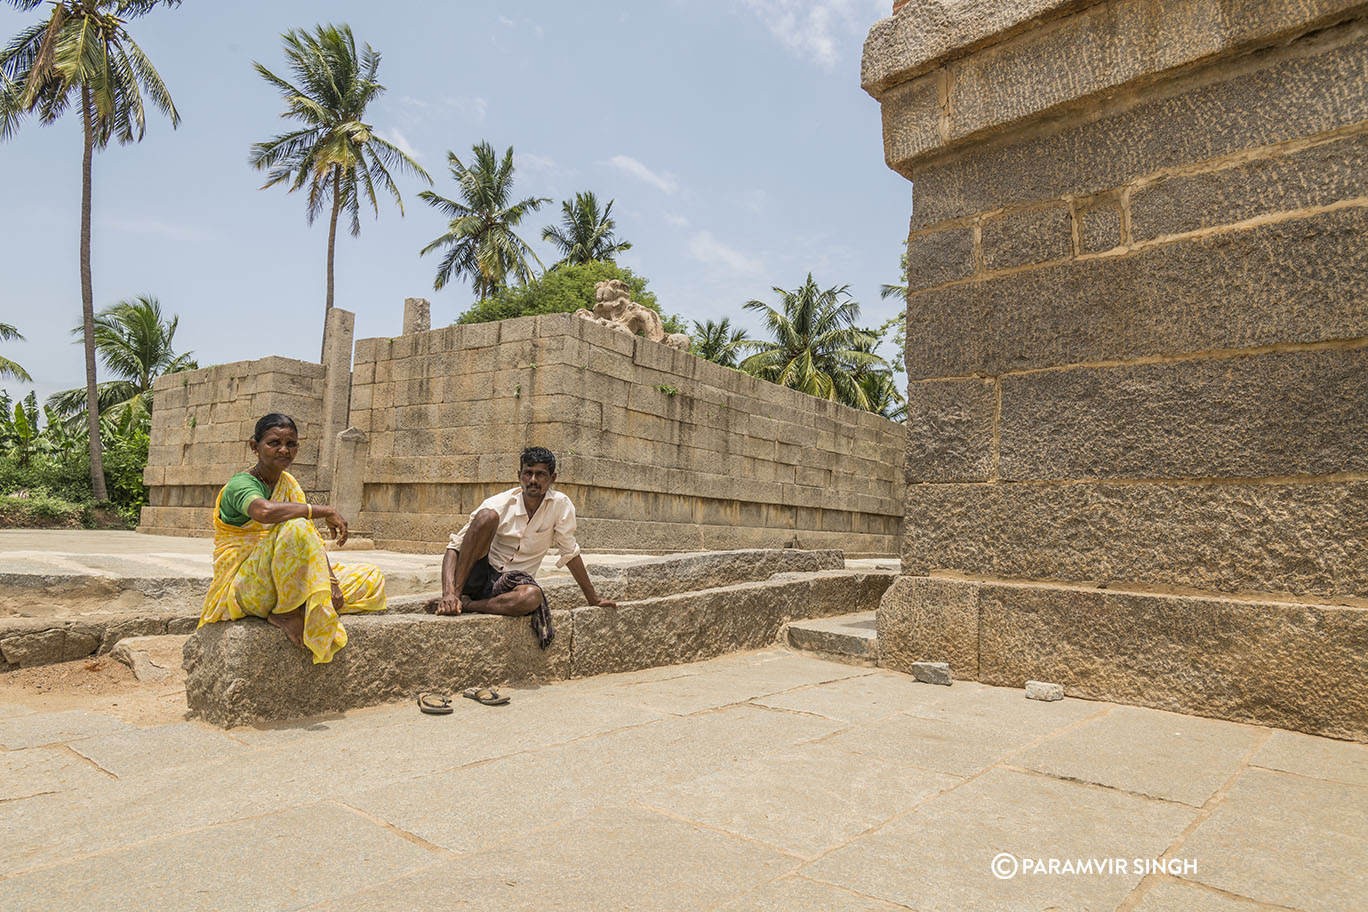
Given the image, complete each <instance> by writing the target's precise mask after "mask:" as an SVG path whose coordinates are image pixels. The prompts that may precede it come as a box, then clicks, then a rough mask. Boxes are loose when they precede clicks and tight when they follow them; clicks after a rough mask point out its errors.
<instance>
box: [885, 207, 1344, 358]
mask: <svg viewBox="0 0 1368 912" xmlns="http://www.w3.org/2000/svg"><path fill="white" fill-rule="evenodd" d="M1365 240H1368V212H1365V210H1363V209H1345V210H1338V211H1332V212H1326V213H1322V214H1320V215H1315V216H1311V217H1308V218H1303V219H1296V220H1292V221H1286V222H1278V223H1276V224H1272V225H1263V226H1260V227H1256V228H1251V229H1248V230H1244V231H1233V232H1229V233H1224V234H1220V235H1216V236H1212V237H1205V238H1201V239H1198V240H1193V241H1182V242H1178V243H1174V244H1168V245H1164V246H1162V247H1158V248H1155V249H1150V250H1144V251H1141V252H1138V253H1135V254H1132V255H1129V256H1118V257H1102V258H1099V259H1093V260H1076V261H1073V262H1070V263H1066V264H1061V265H1056V266H1047V267H1042V268H1040V269H1033V270H1029V271H1026V272H1019V273H1013V274H1010V275H1007V276H1002V277H999V278H995V279H988V280H985V281H980V282H971V283H966V284H961V285H955V286H951V287H948V288H942V289H938V290H933V291H927V292H921V293H917V294H913V295H911V296H910V297H909V298H908V307H907V314H908V316H907V341H908V347H907V372H908V376H909V378H911V379H913V380H917V379H921V378H932V377H937V378H943V377H955V376H967V375H969V374H974V373H985V374H1000V373H1003V372H1005V371H1010V370H1023V369H1027V368H1040V367H1053V366H1060V365H1065V364H1072V363H1077V362H1086V361H1108V360H1122V359H1132V358H1141V357H1146V356H1154V355H1174V354H1182V353H1195V352H1206V351H1211V350H1219V349H1232V348H1251V347H1255V346H1264V345H1275V344H1279V343H1292V342H1320V341H1325V340H1334V339H1351V338H1357V337H1360V336H1364V335H1368V243H1365Z"/></svg>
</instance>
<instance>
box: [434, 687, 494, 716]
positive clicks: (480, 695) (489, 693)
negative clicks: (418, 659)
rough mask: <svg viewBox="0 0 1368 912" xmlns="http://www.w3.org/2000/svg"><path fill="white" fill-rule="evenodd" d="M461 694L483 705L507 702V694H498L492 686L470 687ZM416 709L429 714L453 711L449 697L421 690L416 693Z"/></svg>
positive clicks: (442, 713) (436, 714) (443, 714)
mask: <svg viewBox="0 0 1368 912" xmlns="http://www.w3.org/2000/svg"><path fill="white" fill-rule="evenodd" d="M461 696H463V697H465V698H467V699H470V700H474V701H475V702H476V703H483V704H484V705H485V706H503V705H504V704H505V703H507V702H508V696H507V695H505V694H500V693H499V692H498V691H497V690H495V689H494V688H493V687H471V688H468V689H467V690H465V691H464V692H462V694H461ZM418 709H419V710H420V711H422V712H425V713H427V714H428V715H430V716H449V715H451V713H452V711H453V707H452V705H451V697H448V696H447V695H446V694H440V693H434V692H432V691H423V692H422V693H420V694H419V695H418Z"/></svg>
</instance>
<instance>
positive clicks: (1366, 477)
mask: <svg viewBox="0 0 1368 912" xmlns="http://www.w3.org/2000/svg"><path fill="white" fill-rule="evenodd" d="M1362 10H1363V7H1362V5H1361V3H1359V2H1350V0H1305V2H1261V3H1240V4H1231V3H1229V2H1225V0H1183V2H1178V0H1112V2H1108V3H1092V4H1086V5H1085V4H1079V3H1076V2H1072V0H1013V2H1005V3H991V4H990V3H984V2H977V0H970V2H964V3H960V4H950V3H945V2H943V0H910V2H909V3H907V5H906V7H905V8H904V9H902V11H901V12H900V13H899V14H898V15H897V16H895V17H893V18H889V19H885V20H883V21H881V22H879V23H877V24H876V25H875V26H874V28H873V30H872V31H871V32H870V35H869V38H868V40H867V42H866V44H865V57H864V66H863V73H862V80H863V84H864V86H865V88H866V90H867V91H869V92H870V94H872V95H873V96H874V97H875V98H877V99H878V101H879V102H880V105H881V107H882V115H883V137H884V152H885V156H886V159H887V161H888V164H889V166H890V167H892V168H893V169H895V170H897V171H898V172H899V173H901V174H903V175H904V176H906V177H907V178H908V179H909V180H911V181H912V182H913V210H912V219H911V226H910V228H911V230H910V234H909V238H908V247H907V258H908V275H907V279H908V284H909V289H910V294H909V298H908V315H907V352H906V362H907V374H908V378H909V392H908V421H907V426H908V435H909V436H908V442H907V451H906V480H907V482H908V489H907V498H906V519H905V525H904V532H903V546H902V564H903V576H901V577H900V579H899V581H898V583H897V584H896V585H895V586H894V587H893V588H892V589H890V591H889V594H888V595H887V596H886V597H885V599H884V602H883V606H882V608H881V609H880V614H879V649H880V653H881V655H882V656H883V659H882V661H883V662H884V663H885V664H888V665H890V666H891V667H895V668H902V669H906V668H907V667H908V666H909V665H910V663H911V662H914V661H922V660H927V661H948V662H949V663H950V664H951V666H952V668H953V670H954V672H955V673H956V674H957V675H958V676H960V677H966V678H974V679H978V680H981V681H984V682H987V683H990V684H997V685H1004V686H1013V687H1021V686H1022V685H1023V684H1024V682H1025V681H1026V680H1027V679H1034V680H1042V681H1053V682H1059V683H1061V684H1063V685H1064V687H1065V689H1066V691H1067V692H1068V693H1070V694H1072V695H1077V696H1085V697H1090V698H1098V699H1107V700H1118V701H1123V702H1129V703H1139V704H1144V705H1149V706H1157V707H1162V708H1166V709H1174V710H1181V711H1185V712H1194V713H1200V714H1203V715H1213V716H1219V717H1224V718H1229V719H1238V720H1245V721H1250V722H1256V723H1261V724H1267V725H1275V726H1279V727H1285V728H1293V729H1300V730H1303V731H1310V732H1317V733H1321V734H1326V735H1332V736H1335V737H1341V738H1354V739H1359V740H1368V611H1365V610H1363V609H1364V608H1365V607H1368V544H1366V543H1368V448H1366V447H1365V446H1364V445H1363V441H1364V440H1365V439H1368V341H1365V340H1368V167H1365V166H1366V165H1368V79H1365V73H1366V72H1368V19H1364V18H1363V13H1362Z"/></svg>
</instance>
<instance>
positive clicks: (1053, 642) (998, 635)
mask: <svg viewBox="0 0 1368 912" xmlns="http://www.w3.org/2000/svg"><path fill="white" fill-rule="evenodd" d="M937 582H938V583H940V584H941V585H942V586H943V587H944V588H945V589H947V590H949V592H950V593H951V597H953V598H955V599H956V602H957V606H958V605H959V604H964V603H968V604H970V605H972V606H973V608H974V609H975V610H976V617H977V619H978V639H979V651H978V653H979V654H978V661H979V674H978V680H980V681H982V682H984V683H985V684H994V685H998V686H1002V687H1020V686H1021V685H1022V683H1023V682H1024V681H1027V680H1045V681H1056V682H1059V683H1060V684H1062V685H1064V686H1065V687H1067V688H1068V690H1069V692H1070V693H1071V694H1074V695H1076V696H1079V697H1083V698H1085V699H1091V700H1112V701H1115V702H1119V703H1132V704H1138V705H1141V706H1152V707H1155V708H1158V709H1167V710H1172V711H1174V712H1184V713H1197V714H1200V715H1209V716H1217V717H1219V718H1223V719H1233V720H1237V721H1244V722H1253V723H1256V724H1259V725H1272V726H1276V727H1279V728H1288V729H1293V730H1295V731H1306V732H1312V733H1315V734H1322V735H1328V736H1330V737H1334V738H1350V739H1355V740H1359V741H1368V722H1366V721H1365V720H1368V683H1365V682H1368V612H1366V611H1364V610H1362V609H1356V608H1341V607H1331V606H1323V605H1305V604H1297V603H1289V602H1256V601H1237V600H1233V599H1214V598H1198V597H1194V596H1177V595H1142V594H1136V593H1124V592H1112V591H1108V590H1101V589H1088V588H1068V587H1063V586H1051V585H1044V584H1029V585H1028V584H1002V583H996V584H988V583H971V582H952V581H946V580H942V581H937ZM956 589H958V590H959V591H958V592H956V591H955V590H956ZM880 641H881V643H883V641H884V637H883V633H882V625H881V630H880ZM1251 669H1257V670H1258V672H1257V673H1251V671H1250V670H1251Z"/></svg>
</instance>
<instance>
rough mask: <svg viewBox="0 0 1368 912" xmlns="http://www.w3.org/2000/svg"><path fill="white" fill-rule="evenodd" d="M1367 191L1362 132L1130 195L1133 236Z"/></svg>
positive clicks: (1367, 141)
mask: <svg viewBox="0 0 1368 912" xmlns="http://www.w3.org/2000/svg"><path fill="white" fill-rule="evenodd" d="M1365 195H1368V134H1365V133H1360V134H1358V135H1356V136H1350V137H1347V138H1345V139H1342V140H1338V141H1335V142H1330V143H1325V144H1323V145H1318V146H1312V147H1311V148H1309V149H1303V150H1301V151H1299V152H1293V153H1290V154H1287V155H1279V156H1275V157H1271V158H1259V159H1255V160H1253V161H1250V162H1246V163H1244V164H1241V165H1238V166H1236V167H1233V168H1224V169H1222V170H1220V171H1207V172H1204V173H1202V174H1189V175H1179V176H1175V177H1170V178H1166V179H1164V180H1159V181H1156V182H1154V183H1152V184H1148V185H1146V186H1145V187H1143V188H1141V189H1140V190H1137V191H1136V192H1135V193H1133V194H1132V195H1131V201H1130V215H1131V236H1132V237H1133V238H1134V239H1135V240H1137V241H1143V240H1147V239H1149V238H1154V237H1158V236H1160V235H1165V234H1178V233H1180V232H1184V231H1196V230H1198V229H1201V228H1210V227H1213V226H1215V225H1224V224H1228V223H1230V222H1238V221H1241V220H1243V219H1248V218H1253V217H1255V216H1258V215H1263V214H1265V213H1272V212H1286V211H1292V210H1296V209H1301V208H1304V207H1308V206H1328V205H1330V204H1331V203H1336V202H1339V201H1340V200H1348V199H1355V198H1357V197H1362V196H1365Z"/></svg>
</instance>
